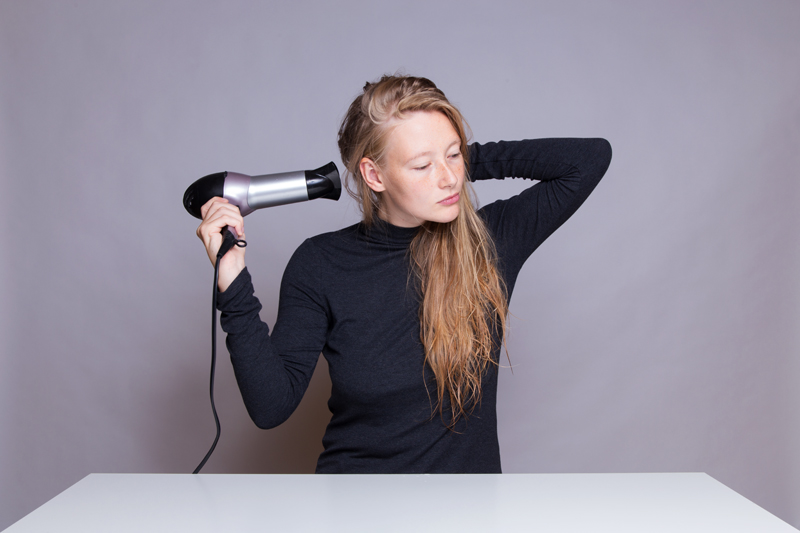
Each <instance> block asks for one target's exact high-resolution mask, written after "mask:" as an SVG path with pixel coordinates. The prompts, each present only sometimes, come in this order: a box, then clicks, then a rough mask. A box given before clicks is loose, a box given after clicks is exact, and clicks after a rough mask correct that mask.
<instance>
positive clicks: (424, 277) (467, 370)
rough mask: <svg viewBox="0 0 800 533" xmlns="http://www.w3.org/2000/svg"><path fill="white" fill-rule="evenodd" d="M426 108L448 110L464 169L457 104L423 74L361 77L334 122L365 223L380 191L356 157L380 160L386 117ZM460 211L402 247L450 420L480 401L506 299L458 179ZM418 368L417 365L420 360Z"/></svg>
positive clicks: (482, 228)
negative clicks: (356, 91)
mask: <svg viewBox="0 0 800 533" xmlns="http://www.w3.org/2000/svg"><path fill="white" fill-rule="evenodd" d="M415 111H430V112H438V113H442V114H443V115H444V116H446V117H447V118H448V120H449V121H450V123H451V124H452V126H453V129H454V130H455V131H456V133H457V134H458V136H459V138H460V140H461V143H460V150H461V155H462V156H463V160H464V164H465V169H466V171H467V172H468V169H469V167H468V165H469V148H468V144H467V143H468V138H467V128H466V125H465V121H464V118H463V117H462V115H461V112H460V111H459V110H458V109H457V108H456V107H455V106H453V105H452V104H451V103H450V102H449V101H448V100H447V98H446V97H445V95H444V93H443V92H442V91H441V90H440V89H438V88H437V87H436V85H434V83H433V82H432V81H430V80H428V79H426V78H415V77H410V76H383V77H382V78H381V79H380V80H379V81H377V82H375V83H367V84H366V85H365V86H364V90H363V93H362V94H360V95H359V96H358V97H357V98H356V99H355V100H354V101H353V103H352V104H351V105H350V108H349V109H348V111H347V114H346V115H345V117H344V119H343V120H342V124H341V127H340V128H339V151H340V153H341V157H342V162H343V163H344V165H345V167H346V185H347V190H348V192H349V193H350V194H351V196H353V197H354V198H355V199H356V200H357V201H358V202H359V204H360V207H361V211H362V213H363V219H364V223H365V224H366V225H367V226H369V225H371V224H372V223H373V221H374V217H375V216H378V213H379V212H380V205H381V193H376V192H375V191H373V190H372V189H370V188H369V186H368V185H367V184H366V182H365V181H364V178H363V176H362V175H361V170H360V162H361V160H362V159H363V158H364V157H366V158H369V159H371V160H372V161H373V162H374V163H375V164H376V165H377V166H378V167H380V166H381V164H382V163H383V162H384V156H385V152H386V146H387V140H388V138H389V136H390V135H391V131H392V128H391V125H390V122H392V121H394V120H397V119H399V120H402V119H403V118H405V117H406V116H407V114H408V113H412V112H415ZM464 189H465V190H464V191H460V192H462V194H461V195H460V198H459V214H458V216H457V217H456V218H455V220H453V221H452V222H448V223H438V222H424V223H423V224H422V226H421V227H420V229H419V231H418V232H417V234H416V235H415V236H414V239H413V240H412V242H411V246H410V248H409V254H410V267H411V273H413V276H414V277H415V278H416V282H417V283H416V285H417V287H418V290H419V298H420V309H419V315H420V324H421V328H420V340H421V341H422V345H423V347H424V349H425V362H426V364H427V365H428V366H430V368H431V369H432V370H433V373H434V376H435V378H436V389H437V390H436V392H437V394H436V396H437V403H436V407H435V408H434V410H433V413H434V414H435V413H436V412H437V411H438V412H439V414H440V416H441V417H442V419H443V420H445V409H446V410H447V411H449V414H450V416H449V422H447V426H448V427H451V428H452V427H453V426H454V425H455V423H456V422H457V421H458V420H459V418H461V417H462V416H464V417H466V416H467V415H468V414H469V413H471V412H472V410H473V409H474V408H475V407H476V406H477V405H478V404H479V403H480V400H481V391H482V389H481V382H482V378H483V376H484V375H485V374H486V372H487V369H488V368H489V367H490V366H492V365H496V364H497V362H496V361H495V360H494V359H493V358H492V352H493V350H494V349H495V348H498V349H499V344H500V343H502V339H503V336H504V333H505V329H506V317H507V315H508V302H507V298H506V292H505V286H504V284H503V280H502V278H501V277H500V275H499V273H498V269H497V252H496V250H495V247H494V242H493V241H492V238H491V236H490V235H489V231H488V230H487V228H486V225H485V224H484V223H483V220H482V219H481V218H480V216H478V214H477V212H476V211H475V207H474V205H473V203H472V190H471V186H470V184H469V180H465V181H464ZM423 372H424V368H423Z"/></svg>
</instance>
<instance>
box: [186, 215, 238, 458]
mask: <svg viewBox="0 0 800 533" xmlns="http://www.w3.org/2000/svg"><path fill="white" fill-rule="evenodd" d="M223 233H225V237H223V239H222V245H221V246H220V247H219V251H218V252H217V260H216V262H215V263H214V292H213V296H212V297H211V384H210V386H209V396H210V397H211V412H212V413H214V423H215V424H216V425H217V436H216V437H214V443H213V444H212V445H211V448H209V450H208V453H207V454H206V456H205V457H203V460H202V461H200V464H199V465H197V468H195V469H194V472H192V474H198V473H199V472H200V470H201V469H202V468H203V467H204V466H205V464H206V461H208V458H209V457H211V454H212V453H214V448H216V447H217V442H219V435H220V425H219V416H217V406H216V405H214V374H215V369H216V367H217V284H218V283H219V260H220V259H222V256H223V255H225V254H226V253H228V250H230V249H231V248H233V247H234V246H238V247H240V248H244V247H245V246H247V242H245V241H243V240H241V239H238V238H237V237H236V234H234V233H233V232H232V231H231V230H225V231H224V232H223Z"/></svg>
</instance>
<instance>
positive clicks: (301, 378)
mask: <svg viewBox="0 0 800 533" xmlns="http://www.w3.org/2000/svg"><path fill="white" fill-rule="evenodd" d="M304 250H305V247H303V246H301V247H300V248H299V249H298V250H297V252H295V255H294V256H293V257H292V260H291V261H290V262H289V265H288V266H287V268H286V272H285V273H284V277H283V280H282V282H281V294H280V307H279V310H278V320H277V321H276V324H275V331H273V333H272V335H270V331H269V327H268V326H267V325H266V324H265V323H264V322H262V321H261V319H260V318H259V311H260V310H261V304H260V302H259V301H258V299H257V298H256V297H255V296H254V294H253V285H252V282H251V279H250V274H249V272H248V271H247V269H245V270H244V271H243V272H242V273H241V274H240V275H239V277H237V278H236V280H234V282H233V283H232V284H231V286H230V287H228V290H226V291H225V292H224V293H221V294H219V297H218V304H217V307H218V308H219V309H220V311H222V315H221V318H220V323H221V325H222V328H223V330H225V332H226V333H227V334H228V335H227V338H226V341H225V342H226V345H227V347H228V351H229V352H230V354H231V362H232V364H233V369H234V374H235V375H236V381H237V383H238V385H239V390H240V391H241V393H242V399H243V400H244V404H245V406H246V407H247V412H248V413H249V414H250V417H251V418H252V419H253V422H255V424H256V425H257V426H258V427H260V428H264V429H267V428H272V427H275V426H277V425H279V424H281V423H283V422H284V421H285V420H286V419H288V418H289V416H290V415H291V414H292V413H293V412H294V410H295V409H296V408H297V405H298V404H299V403H300V400H301V399H302V398H303V395H304V394H305V391H306V389H307V387H308V383H309V381H310V380H311V375H312V374H313V372H314V367H315V366H316V364H317V360H318V358H319V354H320V352H321V350H322V347H323V346H324V344H325V336H326V332H327V325H328V319H327V316H326V313H325V310H324V308H323V306H322V304H321V302H320V300H319V298H318V297H316V296H315V292H314V289H313V287H311V286H310V285H309V283H313V282H314V281H315V276H313V275H312V274H311V273H309V272H306V269H307V268H309V265H308V264H307V263H306V262H305V261H303V259H302V256H303V251H304Z"/></svg>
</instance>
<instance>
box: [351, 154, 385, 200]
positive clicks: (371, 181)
mask: <svg viewBox="0 0 800 533" xmlns="http://www.w3.org/2000/svg"><path fill="white" fill-rule="evenodd" d="M358 169H359V170H360V171H361V176H362V177H363V178H364V181H365V182H366V183H367V187H369V188H370V189H372V190H373V191H375V192H383V191H385V190H386V185H385V184H384V182H383V174H382V173H381V169H380V168H378V165H376V164H375V162H374V161H373V160H372V159H370V158H368V157H364V158H363V159H361V162H360V163H359V164H358Z"/></svg>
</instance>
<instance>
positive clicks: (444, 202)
mask: <svg viewBox="0 0 800 533" xmlns="http://www.w3.org/2000/svg"><path fill="white" fill-rule="evenodd" d="M456 202H458V193H455V194H454V195H453V196H448V197H447V198H445V199H444V200H442V201H440V202H439V204H441V205H453V204H454V203H456Z"/></svg>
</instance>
